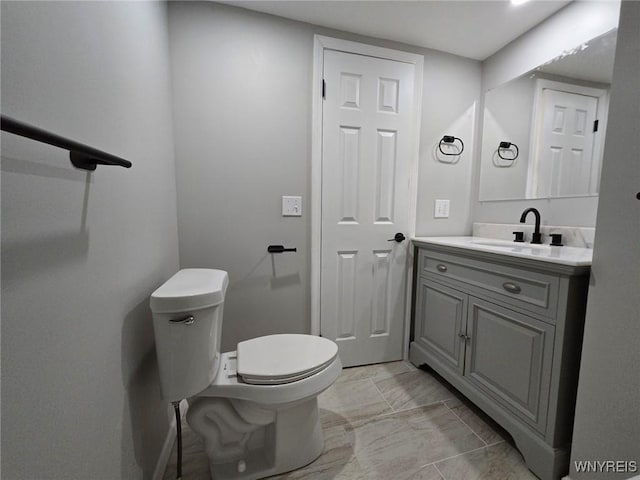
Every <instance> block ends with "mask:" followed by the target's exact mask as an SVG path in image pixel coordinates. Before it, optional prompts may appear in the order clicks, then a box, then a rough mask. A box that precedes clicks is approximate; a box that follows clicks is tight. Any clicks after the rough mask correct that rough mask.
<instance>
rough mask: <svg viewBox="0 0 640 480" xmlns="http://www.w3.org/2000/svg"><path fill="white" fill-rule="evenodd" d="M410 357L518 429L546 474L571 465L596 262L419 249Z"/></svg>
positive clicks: (533, 464)
mask: <svg viewBox="0 0 640 480" xmlns="http://www.w3.org/2000/svg"><path fill="white" fill-rule="evenodd" d="M415 253H416V281H415V289H414V302H415V303H414V315H413V340H412V342H411V345H410V349H409V356H410V359H411V361H412V362H413V363H414V364H415V365H422V364H427V365H429V366H430V367H431V368H433V369H434V370H435V371H436V372H438V373H439V374H440V375H442V376H443V377H444V378H445V379H446V380H448V381H449V382H450V383H451V384H452V385H453V386H454V387H456V388H457V389H458V390H460V391H461V392H462V393H463V394H465V395H466V396H467V397H468V398H469V399H470V400H472V401H473V402H474V403H475V404H476V405H478V406H479V407H480V408H481V409H483V410H484V411H485V412H486V413H487V414H489V415H490V416H491V417H493V418H494V420H496V421H497V422H498V423H500V424H501V425H502V427H504V428H505V429H506V430H507V431H509V433H510V434H511V435H512V436H513V438H514V441H515V442H516V445H517V446H518V448H519V449H520V451H521V453H522V454H523V457H524V459H525V461H526V462H527V465H528V466H529V468H530V469H531V470H532V471H533V472H534V473H535V474H536V475H538V476H539V477H540V478H542V479H543V480H556V479H559V478H560V477H562V476H563V475H565V474H566V473H567V472H568V462H569V457H568V455H569V447H570V442H571V432H572V428H573V414H574V408H575V393H576V387H577V378H578V377H577V376H578V368H579V357H580V349H581V343H582V330H583V323H584V311H585V306H586V292H587V286H588V278H589V268H588V267H570V266H566V265H560V264H549V263H548V262H540V261H535V260H529V259H519V258H514V257H507V256H505V255H499V254H489V253H485V252H474V251H466V250H464V249H459V248H458V249H456V248H454V247H446V246H441V245H419V246H418V247H417V248H416V252H415Z"/></svg>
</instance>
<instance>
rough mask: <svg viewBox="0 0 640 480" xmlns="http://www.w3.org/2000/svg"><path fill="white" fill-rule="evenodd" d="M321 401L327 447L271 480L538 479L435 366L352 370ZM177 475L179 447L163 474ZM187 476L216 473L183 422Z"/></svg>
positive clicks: (190, 479)
mask: <svg viewBox="0 0 640 480" xmlns="http://www.w3.org/2000/svg"><path fill="white" fill-rule="evenodd" d="M318 401H319V405H320V414H321V419H322V426H323V430H324V435H325V448H324V452H323V453H322V455H321V456H320V457H319V458H318V459H317V460H316V461H314V462H313V463H311V464H309V465H307V466H306V467H304V468H302V469H300V470H296V471H294V472H289V473H286V474H283V475H278V476H276V477H271V478H272V479H283V480H284V479H287V480H289V479H313V480H328V479H345V480H347V479H349V480H350V479H354V480H391V479H393V480H403V479H406V480H471V479H478V480H479V479H482V480H494V479H495V480H535V479H536V477H535V476H534V475H533V474H532V473H531V472H529V470H528V469H527V467H526V466H525V465H524V462H523V460H522V457H521V455H520V454H519V452H518V451H517V450H516V449H515V448H514V447H513V446H512V444H511V443H510V439H509V436H508V434H507V433H506V432H505V431H504V430H502V429H501V428H500V427H499V426H498V425H497V424H495V423H494V422H493V421H491V419H489V418H488V417H486V415H484V414H483V413H482V412H480V411H479V410H478V409H477V408H475V407H474V406H473V405H471V404H470V403H469V402H468V401H467V400H466V399H464V397H462V396H461V395H460V394H459V393H458V392H457V391H456V390H455V389H454V388H453V387H451V386H449V385H448V384H447V383H446V382H445V381H444V380H443V379H442V378H440V377H439V376H437V375H435V374H434V373H433V372H432V371H430V370H423V369H417V368H415V367H414V366H413V365H411V364H410V363H407V362H393V363H385V364H378V365H368V366H365V367H354V368H346V369H344V370H343V372H342V375H341V376H340V377H339V378H338V380H337V381H336V383H335V384H334V385H333V386H332V387H330V388H329V389H328V390H326V391H325V392H323V393H322V394H321V395H320V397H319V399H318ZM175 473H176V451H175V446H174V451H173V452H172V456H171V459H170V461H169V464H168V466H167V469H166V471H165V475H164V479H165V480H172V479H174V478H175ZM182 479H183V480H206V479H209V467H208V462H207V458H206V455H205V453H204V451H203V449H202V443H201V441H200V439H199V438H197V437H196V435H195V434H194V433H193V432H192V431H191V430H189V427H188V425H187V424H186V422H184V421H183V467H182Z"/></svg>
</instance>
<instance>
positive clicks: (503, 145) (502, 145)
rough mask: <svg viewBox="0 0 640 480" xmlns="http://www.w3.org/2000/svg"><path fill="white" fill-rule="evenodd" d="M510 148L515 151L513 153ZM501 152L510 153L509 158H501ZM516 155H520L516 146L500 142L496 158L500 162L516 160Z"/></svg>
mask: <svg viewBox="0 0 640 480" xmlns="http://www.w3.org/2000/svg"><path fill="white" fill-rule="evenodd" d="M512 147H513V148H515V149H516V151H515V152H514V151H513V150H512ZM501 150H504V151H507V152H511V154H512V156H511V157H503V156H502V153H500V151H501ZM518 155H520V150H519V149H518V145H516V144H515V143H511V142H500V145H498V156H499V157H500V158H501V159H502V160H508V161H510V162H512V161H514V160H515V159H516V158H518Z"/></svg>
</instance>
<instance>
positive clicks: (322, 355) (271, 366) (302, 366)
mask: <svg viewBox="0 0 640 480" xmlns="http://www.w3.org/2000/svg"><path fill="white" fill-rule="evenodd" d="M337 354H338V347H337V345H336V344H335V343H334V342H332V341H331V340H328V339H326V338H322V337H316V336H312V335H298V334H280V335H267V336H264V337H257V338H253V339H251V340H246V341H244V342H240V343H238V350H237V374H238V376H240V377H241V378H242V380H243V381H244V382H245V383H249V384H253V385H281V384H285V383H292V382H297V381H299V380H302V379H304V378H307V377H310V376H311V375H314V374H316V373H318V372H320V371H322V370H323V369H325V368H326V367H327V366H328V365H329V364H331V363H332V362H333V361H334V360H335V358H336V356H337Z"/></svg>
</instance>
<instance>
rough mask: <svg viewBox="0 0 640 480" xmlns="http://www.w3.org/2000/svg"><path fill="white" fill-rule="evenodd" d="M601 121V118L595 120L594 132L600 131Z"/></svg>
mask: <svg viewBox="0 0 640 480" xmlns="http://www.w3.org/2000/svg"><path fill="white" fill-rule="evenodd" d="M599 123H600V120H595V121H594V122H593V133H595V132H597V131H598V124H599Z"/></svg>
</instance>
